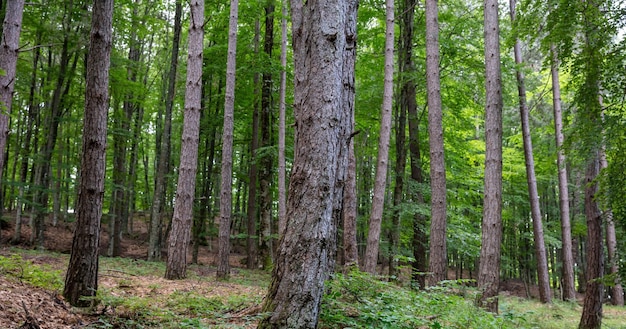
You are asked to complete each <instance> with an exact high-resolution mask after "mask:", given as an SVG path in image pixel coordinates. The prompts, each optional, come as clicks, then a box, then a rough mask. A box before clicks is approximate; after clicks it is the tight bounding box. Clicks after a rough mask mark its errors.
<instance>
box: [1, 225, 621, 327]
mask: <svg viewBox="0 0 626 329" xmlns="http://www.w3.org/2000/svg"><path fill="white" fill-rule="evenodd" d="M135 224H136V225H135V231H134V233H133V234H132V235H131V236H129V237H126V238H124V239H123V242H122V256H121V258H109V257H101V261H100V270H99V291H106V294H105V296H108V297H101V298H106V300H98V301H97V302H96V303H94V305H95V306H94V307H92V308H90V309H89V310H86V309H76V308H73V307H70V306H69V305H68V304H67V303H66V302H65V301H63V297H62V296H61V295H60V293H61V291H62V290H61V289H62V286H63V283H62V282H61V281H60V280H62V278H63V277H64V272H65V270H66V268H67V263H68V260H69V253H70V250H71V244H72V227H73V226H72V224H71V223H65V222H62V223H59V224H58V225H57V226H55V227H53V226H52V225H48V226H47V227H46V232H45V250H46V251H45V252H43V251H36V250H33V248H32V247H31V246H30V244H29V243H28V239H29V237H30V227H29V226H28V225H24V226H23V231H22V241H21V242H20V243H19V244H16V245H9V243H8V241H9V240H10V238H11V237H12V236H13V227H12V225H13V224H10V225H9V227H8V228H5V229H3V230H2V232H1V233H2V234H1V238H0V243H1V245H0V256H3V257H6V258H10V257H15V255H19V257H21V259H22V260H24V261H27V262H28V264H33V265H36V266H43V268H45V269H46V270H47V271H50V272H52V273H56V274H55V275H56V276H55V278H50V279H49V280H50V281H51V282H54V281H55V280H56V281H58V282H56V284H52V285H51V284H46V282H43V283H42V285H39V286H40V287H41V286H44V287H46V288H48V289H44V288H39V287H36V286H33V285H32V284H31V282H32V280H33V277H35V275H31V274H29V273H28V272H29V271H32V270H33V267H31V266H30V265H23V266H21V267H20V266H18V267H19V268H17V269H16V268H12V269H11V268H5V267H3V264H2V263H0V328H7V329H9V328H42V329H46V328H131V327H132V328H135V327H133V326H129V325H128V323H129V321H130V322H132V321H134V320H137V321H139V320H140V319H134V317H136V316H137V314H144V313H146V314H147V313H150V312H152V313H151V314H155V313H159V312H161V311H163V312H162V313H159V314H156V315H155V317H156V318H159V319H166V318H168V315H167V314H166V313H167V312H166V311H164V310H166V309H168V310H169V309H170V308H176V307H177V306H176V305H175V303H174V304H173V302H170V301H176V300H179V301H183V302H181V305H182V304H184V305H185V306H184V307H185V308H186V309H185V310H179V311H178V314H183V318H184V317H185V314H187V315H189V317H190V318H191V317H199V318H204V319H206V318H211V317H212V318H215V320H214V321H213V322H211V321H208V322H207V321H206V320H203V321H204V322H203V323H202V325H201V324H200V323H191V322H190V323H188V324H186V325H183V324H182V323H180V322H179V323H178V324H175V325H171V324H170V327H172V328H175V327H179V328H183V327H184V328H207V325H208V328H214V327H216V328H253V327H255V325H256V317H255V316H254V315H255V314H256V313H258V312H259V307H258V306H259V304H260V302H261V301H262V298H263V297H264V294H265V290H266V288H267V284H268V282H269V274H268V273H267V272H264V271H261V270H252V271H250V270H246V269H244V268H243V266H242V264H243V263H242V260H244V255H242V254H236V253H234V254H232V256H231V259H230V262H231V267H232V272H231V279H230V280H229V281H227V282H226V281H217V280H215V266H214V259H215V257H216V253H215V252H214V251H213V250H216V249H215V248H213V249H212V250H211V249H209V247H207V246H203V247H201V248H200V250H199V255H198V264H194V265H190V266H189V267H188V278H187V279H185V280H178V281H170V280H165V279H164V278H163V273H164V265H163V263H162V262H161V263H151V262H146V261H145V259H146V254H147V228H146V225H145V222H142V221H139V220H137V221H136V223H135ZM103 227H104V225H103ZM107 244H108V233H107V232H106V229H104V228H103V229H102V234H101V248H100V250H101V255H102V256H104V255H105V254H106V246H107ZM188 259H191V255H188ZM9 272H10V274H11V275H7V273H9ZM453 273H454V272H451V273H450V275H449V276H450V277H451V278H453V277H454V274H453ZM29 275H30V281H29V280H27V278H29ZM15 278H17V280H16V279H15ZM59 278H61V279H59ZM35 279H37V278H35ZM39 280H44V281H45V280H46V277H45V276H44V277H43V279H41V278H39ZM501 287H502V290H503V291H502V294H503V295H504V296H507V297H511V298H525V297H527V295H528V293H530V295H531V296H536V294H537V289H536V287H532V286H530V287H529V286H526V285H524V284H523V283H522V282H521V281H516V280H509V281H505V282H502V284H501ZM199 296H203V298H212V299H209V301H210V302H209V304H210V305H207V304H206V303H207V301H206V300H204V299H202V300H201V299H199V298H198V297H199ZM99 298H100V297H99ZM122 299H123V302H122ZM581 299H582V296H581ZM133 300H136V302H135V303H136V305H135V304H132V303H133V302H132V301H133ZM140 300H143V301H144V302H139V301H140ZM146 300H147V301H150V300H152V302H151V304H152V305H149V304H148V305H147V304H145V303H146V302H145V301H146ZM129 301H130V302H129ZM142 303H144V304H142ZM149 303H150V302H149ZM134 308H136V309H134ZM141 308H145V309H150V311H149V312H147V311H146V312H143V313H142V312H140V311H139V310H138V309H141ZM200 309H202V310H204V311H206V310H207V309H211V310H212V311H211V312H213V313H211V315H210V316H207V315H206V314H204V315H203V314H199V312H204V311H200ZM159 310H161V311H159ZM168 314H169V313H168ZM624 315H625V318H624V319H626V313H625V314H624ZM103 316H104V317H105V318H106V317H107V316H108V318H115V317H120V318H124V319H125V320H124V321H125V322H124V323H126V324H123V325H122V324H120V323H121V322H119V323H113V322H111V323H104V322H102V321H103V320H102V319H103ZM180 319H181V318H180V317H179V318H176V319H174V320H172V321H180ZM625 322H626V321H625ZM35 324H36V325H37V326H38V327H37V326H35ZM29 325H30V326H29ZM136 327H137V328H143V326H136ZM157 327H158V326H157ZM164 327H167V326H164Z"/></svg>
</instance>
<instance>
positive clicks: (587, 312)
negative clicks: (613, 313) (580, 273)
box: [578, 152, 604, 329]
mask: <svg viewBox="0 0 626 329" xmlns="http://www.w3.org/2000/svg"><path fill="white" fill-rule="evenodd" d="M599 172H600V158H599V154H598V152H595V155H594V156H592V160H591V161H589V163H588V164H587V171H586V173H585V217H586V218H587V247H586V250H585V254H586V256H587V271H586V272H587V275H586V279H587V282H586V289H585V301H584V304H583V312H582V315H581V318H580V324H579V325H578V328H579V329H599V328H600V327H601V326H602V301H603V298H604V285H603V284H602V281H601V278H602V276H603V275H604V258H603V255H602V252H603V250H602V213H601V212H600V208H598V202H597V201H596V194H597V193H598V183H597V181H596V178H597V177H598V173H599Z"/></svg>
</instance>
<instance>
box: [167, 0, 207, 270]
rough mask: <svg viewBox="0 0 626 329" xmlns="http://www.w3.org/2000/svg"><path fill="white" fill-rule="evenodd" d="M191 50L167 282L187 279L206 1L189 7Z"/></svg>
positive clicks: (168, 255)
mask: <svg viewBox="0 0 626 329" xmlns="http://www.w3.org/2000/svg"><path fill="white" fill-rule="evenodd" d="M189 6H190V16H189V17H190V19H189V36H188V44H189V46H188V47H189V48H188V49H189V50H188V55H187V88H186V92H185V114H184V119H183V133H182V141H181V147H180V170H179V174H178V184H177V185H176V204H175V205H174V214H173V216H172V230H171V231H170V235H169V246H168V249H167V267H166V269H165V278H166V279H170V280H177V279H184V278H185V277H186V276H187V247H188V246H189V240H190V235H191V221H192V216H193V201H194V196H195V191H196V169H197V167H198V139H199V135H200V110H201V98H202V50H203V48H204V47H203V39H204V0H194V1H191V2H190V3H189Z"/></svg>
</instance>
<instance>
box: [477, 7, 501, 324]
mask: <svg viewBox="0 0 626 329" xmlns="http://www.w3.org/2000/svg"><path fill="white" fill-rule="evenodd" d="M484 8H485V10H484V16H485V90H486V93H487V95H486V99H485V139H486V141H485V148H486V150H485V190H484V191H485V192H484V193H485V198H484V200H483V202H484V205H483V220H482V244H481V248H480V265H479V270H478V288H479V289H480V290H481V291H482V296H481V297H480V301H479V303H480V305H481V306H482V307H484V308H485V309H487V310H488V311H490V312H494V313H497V312H498V291H499V284H500V250H501V243H502V80H501V73H500V39H499V35H500V28H499V25H498V1H497V0H485V6H484Z"/></svg>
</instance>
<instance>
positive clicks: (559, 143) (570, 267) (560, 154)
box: [550, 45, 576, 301]
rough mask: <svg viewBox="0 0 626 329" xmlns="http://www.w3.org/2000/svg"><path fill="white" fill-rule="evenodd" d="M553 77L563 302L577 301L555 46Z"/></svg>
mask: <svg viewBox="0 0 626 329" xmlns="http://www.w3.org/2000/svg"><path fill="white" fill-rule="evenodd" d="M550 51H551V60H552V61H551V64H550V72H551V76H552V106H553V110H554V135H555V140H556V148H557V158H556V163H557V166H558V168H559V210H560V212H561V245H562V247H561V251H562V253H563V255H562V258H563V274H562V275H563V278H562V282H563V300H570V301H573V300H575V299H576V287H575V285H574V256H573V248H572V225H571V223H570V210H569V188H568V185H567V165H566V162H565V152H564V151H563V143H564V140H565V137H564V136H563V115H562V111H561V84H560V81H559V57H558V54H557V52H556V47H554V45H551V46H550Z"/></svg>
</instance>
